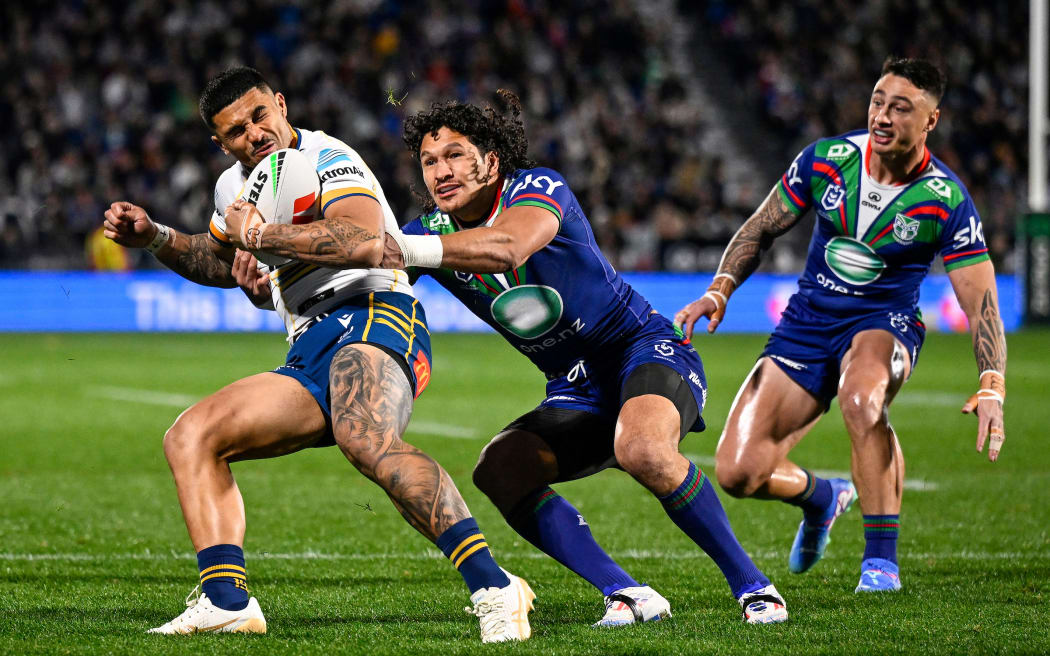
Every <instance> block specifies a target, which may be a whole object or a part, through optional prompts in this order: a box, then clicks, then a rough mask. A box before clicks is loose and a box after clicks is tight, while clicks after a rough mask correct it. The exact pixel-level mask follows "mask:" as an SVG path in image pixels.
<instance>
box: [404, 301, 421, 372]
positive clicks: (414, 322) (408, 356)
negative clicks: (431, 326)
mask: <svg viewBox="0 0 1050 656" xmlns="http://www.w3.org/2000/svg"><path fill="white" fill-rule="evenodd" d="M418 302H419V301H417V300H415V299H412V325H413V326H415V325H416V321H418V319H416V303H418ZM420 323H422V322H421V321H420ZM415 339H416V331H414V330H413V331H412V336H411V337H409V338H408V350H407V351H405V357H406V358H408V360H409V362H411V361H412V342H414V341H415Z"/></svg>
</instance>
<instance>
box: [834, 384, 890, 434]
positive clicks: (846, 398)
mask: <svg viewBox="0 0 1050 656" xmlns="http://www.w3.org/2000/svg"><path fill="white" fill-rule="evenodd" d="M839 408H840V409H841V411H842V419H843V421H845V422H846V425H847V426H851V427H855V428H859V429H867V428H871V427H873V426H876V425H878V424H880V423H885V422H888V421H889V417H888V412H887V402H886V394H885V391H884V390H880V389H856V388H848V387H844V388H843V389H841V390H839Z"/></svg>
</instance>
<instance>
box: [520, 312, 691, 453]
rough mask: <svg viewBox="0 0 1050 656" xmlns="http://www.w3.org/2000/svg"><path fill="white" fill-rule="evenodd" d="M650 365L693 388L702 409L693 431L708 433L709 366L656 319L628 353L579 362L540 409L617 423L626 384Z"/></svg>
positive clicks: (553, 384) (552, 381)
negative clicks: (590, 415) (562, 410)
mask: <svg viewBox="0 0 1050 656" xmlns="http://www.w3.org/2000/svg"><path fill="white" fill-rule="evenodd" d="M648 363H653V364H660V365H663V366H665V367H668V368H670V369H673V370H674V371H676V372H677V373H678V374H679V375H680V376H681V377H682V378H683V379H684V380H685V381H686V383H688V384H689V390H690V391H691V392H692V394H693V400H694V401H695V402H696V409H697V419H696V421H695V422H693V425H692V427H690V430H691V431H693V432H700V431H702V430H704V420H703V418H702V417H701V416H700V415H701V414H703V411H704V404H706V403H707V379H706V378H705V377H704V365H703V363H702V362H700V356H699V355H697V353H696V350H695V349H693V346H692V345H691V344H690V343H689V342H688V341H686V340H684V339H683V337H682V334H681V333H680V332H678V331H676V330H675V328H674V326H673V325H672V324H671V322H670V321H668V320H667V318H665V317H664V316H662V315H660V314H656V313H653V314H652V315H650V317H649V321H647V322H646V324H645V325H644V326H643V327H642V329H641V330H640V331H639V332H638V333H636V334H635V335H633V336H632V337H631V338H630V339H629V340H627V341H626V343H625V344H624V345H623V346H622V347H620V348H618V349H613V350H611V351H605V352H603V353H602V355H601V358H600V359H588V360H578V361H577V362H575V363H573V365H572V366H571V367H570V368H569V370H568V371H567V372H561V373H560V375H557V376H554V377H548V382H547V398H545V399H544V400H543V402H542V403H540V407H541V408H565V409H568V410H582V411H584V412H590V413H593V414H597V415H602V416H604V417H607V418H611V419H612V420H613V421H614V422H615V420H616V417H617V416H618V415H619V414H620V406H621V404H622V400H621V396H620V392H621V390H622V389H623V386H624V383H625V382H626V381H627V378H628V376H630V375H631V372H633V371H634V370H635V369H637V368H638V367H640V366H642V365H643V364H648Z"/></svg>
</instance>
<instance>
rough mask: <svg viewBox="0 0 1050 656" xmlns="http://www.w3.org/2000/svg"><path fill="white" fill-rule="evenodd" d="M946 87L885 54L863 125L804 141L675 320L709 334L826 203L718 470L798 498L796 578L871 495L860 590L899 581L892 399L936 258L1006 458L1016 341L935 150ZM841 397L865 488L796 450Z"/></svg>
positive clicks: (994, 451) (994, 438)
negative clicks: (932, 142)
mask: <svg viewBox="0 0 1050 656" xmlns="http://www.w3.org/2000/svg"><path fill="white" fill-rule="evenodd" d="M944 86H945V78H944V74H943V73H942V72H941V71H940V70H938V69H937V68H936V67H935V66H934V65H932V64H930V63H929V62H926V61H923V60H916V59H894V58H892V57H891V58H889V59H887V60H886V62H885V63H884V65H883V68H882V75H881V77H880V78H879V80H878V82H877V83H876V84H875V88H874V90H873V92H872V95H871V101H870V104H869V106H868V126H867V130H858V131H856V132H850V133H847V134H844V135H842V136H839V137H832V138H828V139H821V140H819V141H817V142H815V143H813V144H811V145H810V146H809V147H807V148H806V149H805V150H803V151H802V152H801V153H800V154H799V155H798V157H796V158H795V161H794V162H793V163H792V164H791V166H790V168H789V169H788V171H787V172H786V173H785V174H784V176H783V177H782V178H781V179H780V181H779V182H777V184H776V186H775V187H774V188H773V190H772V191H771V192H770V194H769V196H768V197H767V198H766V200H765V201H764V202H763V203H762V205H761V206H760V207H759V208H758V210H757V211H756V212H755V213H754V214H753V215H752V216H751V218H749V219H748V220H747V221H746V222H745V223H744V225H743V226H741V228H740V230H739V231H738V232H737V233H736V235H735V236H734V237H733V239H732V241H731V242H730V244H729V246H728V247H727V248H726V251H725V254H724V255H723V257H722V262H721V264H720V265H719V268H718V273H717V275H716V276H715V279H714V281H713V282H712V284H711V286H710V287H709V288H708V290H707V292H706V293H705V294H704V295H703V296H702V297H700V298H699V299H698V300H696V301H693V302H692V303H690V304H689V305H687V306H686V307H684V308H683V309H682V310H681V311H680V312H679V313H678V314H677V315H676V316H675V321H676V323H677V324H679V325H681V326H683V327H684V329H685V332H686V335H688V336H692V333H693V327H694V324H695V323H696V321H697V320H698V319H699V318H700V317H707V318H709V319H710V321H709V323H708V325H707V330H708V332H713V331H714V330H715V328H717V326H718V324H719V323H720V322H721V320H722V318H723V316H724V315H725V312H726V304H727V301H728V299H729V297H730V295H731V294H732V293H733V291H734V290H735V289H736V288H737V287H738V286H739V285H740V284H741V283H743V281H744V280H745V279H746V278H747V277H748V276H749V275H750V274H751V273H752V272H754V270H755V268H756V267H757V266H758V264H759V260H760V258H761V256H762V252H763V251H765V250H766V249H768V248H769V246H770V244H771V243H772V242H773V240H774V239H775V238H777V237H779V236H780V235H782V234H784V233H785V232H787V231H788V230H789V229H790V228H791V227H792V226H794V225H795V224H796V223H798V221H799V218H800V217H801V216H802V215H803V214H804V213H805V212H806V211H807V210H809V209H810V208H812V209H813V210H814V211H815V212H816V215H817V220H816V226H815V228H814V231H813V238H812V241H811V242H810V246H809V255H808V259H807V261H806V268H805V271H803V273H802V275H801V277H800V278H799V291H798V293H796V294H795V295H794V296H792V297H791V300H790V302H789V304H788V307H787V309H786V310H785V311H784V314H783V317H782V318H781V320H780V323H779V325H778V326H777V328H776V330H775V331H774V332H773V335H772V336H771V337H770V339H769V342H768V343H767V345H766V348H765V350H764V351H763V352H762V355H761V356H760V357H759V360H758V363H757V364H756V365H755V367H754V369H752V370H751V373H750V374H749V375H748V377H747V379H746V380H745V381H744V383H743V385H742V387H741V388H740V391H739V392H738V395H737V398H736V401H735V402H734V404H733V407H732V409H731V410H730V413H729V418H728V420H727V424H726V427H725V430H724V432H723V433H722V438H721V440H720V441H719V445H718V452H717V458H716V473H717V476H718V481H719V483H720V484H721V485H722V487H723V488H724V489H725V490H726V491H727V492H729V493H730V494H732V495H734V496H737V497H757V498H760V499H778V500H781V501H785V502H787V503H789V504H792V505H794V506H798V507H800V508H801V509H802V513H803V520H802V523H801V525H800V526H799V530H798V533H797V535H796V537H795V541H794V544H793V545H792V547H791V553H790V558H789V566H790V569H791V571H793V572H796V573H801V572H805V571H806V570H808V569H809V568H811V567H812V566H813V565H814V564H816V562H817V561H818V560H820V558H821V556H822V555H823V554H824V550H825V547H826V546H827V543H828V536H829V532H830V530H831V526H832V524H833V523H834V521H835V519H836V518H837V517H838V516H839V515H841V514H842V513H843V512H845V511H846V510H847V509H848V508H849V507H850V505H851V504H852V503H853V501H854V500H855V499H856V497H857V492H858V491H859V493H860V505H861V510H862V511H863V513H864V535H865V539H866V546H865V549H864V556H863V558H862V564H861V577H860V583H859V584H858V586H857V592H865V591H879V590H899V589H900V586H901V583H900V569H899V566H898V563H897V536H898V532H899V517H900V508H901V492H902V488H903V481H904V458H903V455H902V454H901V449H900V444H899V443H898V440H897V435H896V433H895V432H894V429H893V427H892V426H891V425H890V420H889V407H890V403H891V402H892V401H893V398H894V396H896V394H897V392H898V391H899V390H900V388H901V385H903V384H904V381H906V380H907V379H908V376H909V375H910V374H911V372H912V370H913V369H914V367H915V364H916V360H917V358H918V356H919V349H920V348H921V346H922V343H923V339H924V337H925V333H926V330H925V326H924V325H923V322H922V318H921V316H920V314H919V309H918V300H919V284H920V283H921V282H922V279H923V278H924V277H925V276H926V274H927V273H928V272H929V269H930V264H931V262H932V261H933V259H934V257H935V256H936V255H937V254H938V253H939V254H940V255H941V258H942V260H943V262H944V267H945V269H946V270H947V271H948V276H949V278H950V280H951V283H952V287H953V289H954V291H955V295H956V297H957V298H958V300H959V304H960V305H961V306H962V309H963V310H964V311H965V313H966V316H967V318H968V319H969V322H970V332H971V334H972V336H973V348H974V354H975V356H976V359H977V370H978V372H979V374H978V378H979V390H978V392H977V393H976V394H974V395H973V397H971V398H970V400H969V401H968V402H967V403H966V404H965V405H964V406H963V412H967V413H970V412H976V415H977V418H978V428H977V451H978V452H980V451H982V450H983V449H984V444H985V441H986V440H987V439H988V438H989V437H990V438H991V439H990V445H989V450H988V458H989V460H991V461H993V462H994V461H995V460H996V459H997V458H998V457H999V451H1000V449H1001V448H1002V444H1003V440H1004V437H1005V435H1004V430H1003V399H1004V397H1005V396H1006V386H1005V378H1004V376H1005V372H1006V339H1005V336H1004V334H1003V326H1002V321H1001V320H1000V317H999V307H998V301H997V292H996V287H995V272H994V271H993V269H992V263H991V262H990V261H989V259H988V248H987V247H986V246H985V241H984V235H983V232H982V228H981V221H980V218H979V217H978V215H977V210H976V209H975V208H974V205H973V201H972V200H971V199H970V196H969V194H968V193H967V191H966V188H965V187H964V186H963V183H962V182H961V181H960V180H959V178H958V177H956V176H955V174H954V173H952V172H951V171H949V170H948V168H947V167H946V166H945V165H944V164H943V163H942V162H941V161H940V160H938V159H937V158H936V157H933V156H932V155H931V154H930V151H929V150H928V149H927V147H926V138H927V135H928V134H929V132H930V131H931V130H933V129H934V128H935V127H936V126H937V120H938V118H939V116H940V110H939V109H938V108H937V105H938V103H939V102H940V99H941V96H942V95H943V93H944ZM836 395H837V396H838V397H839V406H840V407H841V409H842V417H843V419H844V420H845V424H846V431H847V432H848V433H849V436H850V440H851V442H852V468H853V483H851V482H850V481H847V480H843V479H831V480H824V479H821V478H818V477H816V476H814V475H813V474H812V473H811V472H809V471H807V470H805V469H803V468H801V467H799V466H798V465H797V464H795V463H794V462H792V461H791V460H789V459H788V455H789V452H790V451H791V449H792V448H793V447H794V446H795V445H796V444H797V443H798V442H799V440H801V439H802V437H803V436H804V435H805V434H806V432H807V431H808V430H809V429H810V428H811V427H812V426H813V424H814V423H815V422H816V421H817V420H818V419H819V418H820V416H821V415H822V414H823V413H824V412H825V411H827V409H828V407H829V404H830V403H831V400H832V398H834V397H835V396H836ZM854 483H855V484H856V489H854V487H853V484H854Z"/></svg>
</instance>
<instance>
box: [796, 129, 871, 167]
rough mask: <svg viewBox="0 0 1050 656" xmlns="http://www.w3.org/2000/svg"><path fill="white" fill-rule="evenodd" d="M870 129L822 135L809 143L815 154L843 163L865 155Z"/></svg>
mask: <svg viewBox="0 0 1050 656" xmlns="http://www.w3.org/2000/svg"><path fill="white" fill-rule="evenodd" d="M867 139H868V131H867V130H853V131H850V132H846V133H844V134H838V135H835V136H830V137H822V138H820V139H817V140H816V141H814V142H813V143H811V144H810V145H809V148H810V149H812V152H813V156H814V157H816V158H818V159H823V160H827V161H829V162H832V163H835V164H842V163H843V162H845V161H847V160H850V159H854V158H856V159H859V158H861V157H863V155H864V148H865V146H866V145H867Z"/></svg>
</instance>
